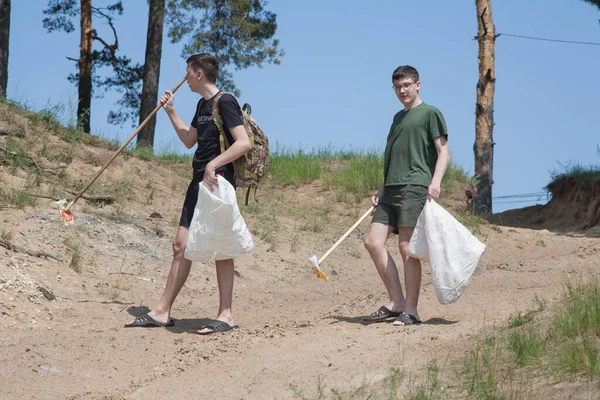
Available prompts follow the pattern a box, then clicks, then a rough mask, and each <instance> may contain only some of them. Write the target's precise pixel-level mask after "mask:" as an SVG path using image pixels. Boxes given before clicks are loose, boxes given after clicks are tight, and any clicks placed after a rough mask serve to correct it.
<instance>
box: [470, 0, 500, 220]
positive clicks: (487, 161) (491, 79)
mask: <svg viewBox="0 0 600 400" xmlns="http://www.w3.org/2000/svg"><path fill="white" fill-rule="evenodd" d="M475 6H476V8H477V25H478V30H477V41H478V42H479V54H478V62H479V81H478V82H477V103H476V107H475V145H474V146H473V150H474V152H475V175H476V176H477V177H478V178H479V182H478V184H477V188H476V189H477V190H476V191H477V193H476V194H475V196H474V198H473V211H474V212H475V213H477V214H484V213H491V212H492V185H493V184H494V175H493V167H494V144H495V143H494V140H493V135H492V132H493V129H494V89H495V82H496V73H495V67H494V44H495V41H496V30H495V27H494V20H493V19H492V3H491V0H475Z"/></svg>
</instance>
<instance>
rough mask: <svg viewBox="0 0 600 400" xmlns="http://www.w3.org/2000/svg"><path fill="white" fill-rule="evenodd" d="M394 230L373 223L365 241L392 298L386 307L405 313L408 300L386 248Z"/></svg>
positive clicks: (394, 264)
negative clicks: (405, 297)
mask: <svg viewBox="0 0 600 400" xmlns="http://www.w3.org/2000/svg"><path fill="white" fill-rule="evenodd" d="M392 230H393V228H392V227H390V226H387V225H385V224H381V223H379V222H373V223H372V224H371V226H370V227H369V233H368V234H367V238H366V239H365V247H366V249H367V251H368V252H369V254H370V255H371V258H372V259H373V262H374V263H375V268H377V272H379V276H380V277H381V280H382V281H383V284H384V285H385V288H386V289H387V292H388V295H389V297H390V301H389V303H388V304H387V305H386V307H387V308H388V309H389V310H391V311H396V312H400V311H404V309H405V306H406V300H405V299H404V294H403V293H402V285H401V284H400V278H399V277H398V268H397V267H396V263H395V262H394V260H393V259H392V256H391V255H390V254H389V253H388V251H387V250H386V248H385V242H386V241H387V238H388V236H389V235H390V233H391V232H392Z"/></svg>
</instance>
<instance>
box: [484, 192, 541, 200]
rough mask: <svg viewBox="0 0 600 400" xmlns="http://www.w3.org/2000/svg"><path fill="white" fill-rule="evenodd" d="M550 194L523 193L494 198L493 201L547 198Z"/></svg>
mask: <svg viewBox="0 0 600 400" xmlns="http://www.w3.org/2000/svg"><path fill="white" fill-rule="evenodd" d="M547 195H548V194H547V193H546V192H536V193H523V194H509V195H506V196H493V197H492V199H514V198H519V197H546V196H547Z"/></svg>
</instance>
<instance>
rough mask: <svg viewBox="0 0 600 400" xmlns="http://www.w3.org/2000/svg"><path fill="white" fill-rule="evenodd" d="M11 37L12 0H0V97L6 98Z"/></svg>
mask: <svg viewBox="0 0 600 400" xmlns="http://www.w3.org/2000/svg"><path fill="white" fill-rule="evenodd" d="M9 37H10V0H0V99H5V98H6V86H7V85H8V43H9Z"/></svg>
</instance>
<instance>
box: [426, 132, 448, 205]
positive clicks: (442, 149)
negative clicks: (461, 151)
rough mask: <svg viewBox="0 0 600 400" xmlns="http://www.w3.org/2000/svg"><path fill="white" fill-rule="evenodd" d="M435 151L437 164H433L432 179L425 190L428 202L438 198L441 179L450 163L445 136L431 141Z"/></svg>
mask: <svg viewBox="0 0 600 400" xmlns="http://www.w3.org/2000/svg"><path fill="white" fill-rule="evenodd" d="M433 144H434V145H435V150H436V151H437V154H438V159H437V162H436V163H435V171H434V172H433V178H432V179H431V183H430V184H429V188H428V189H427V194H428V197H429V200H431V199H435V198H437V197H439V195H440V191H441V185H442V178H443V177H444V174H445V173H446V168H448V163H449V162H450V149H448V139H447V138H446V136H445V135H442V136H438V137H436V138H435V139H433Z"/></svg>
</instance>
